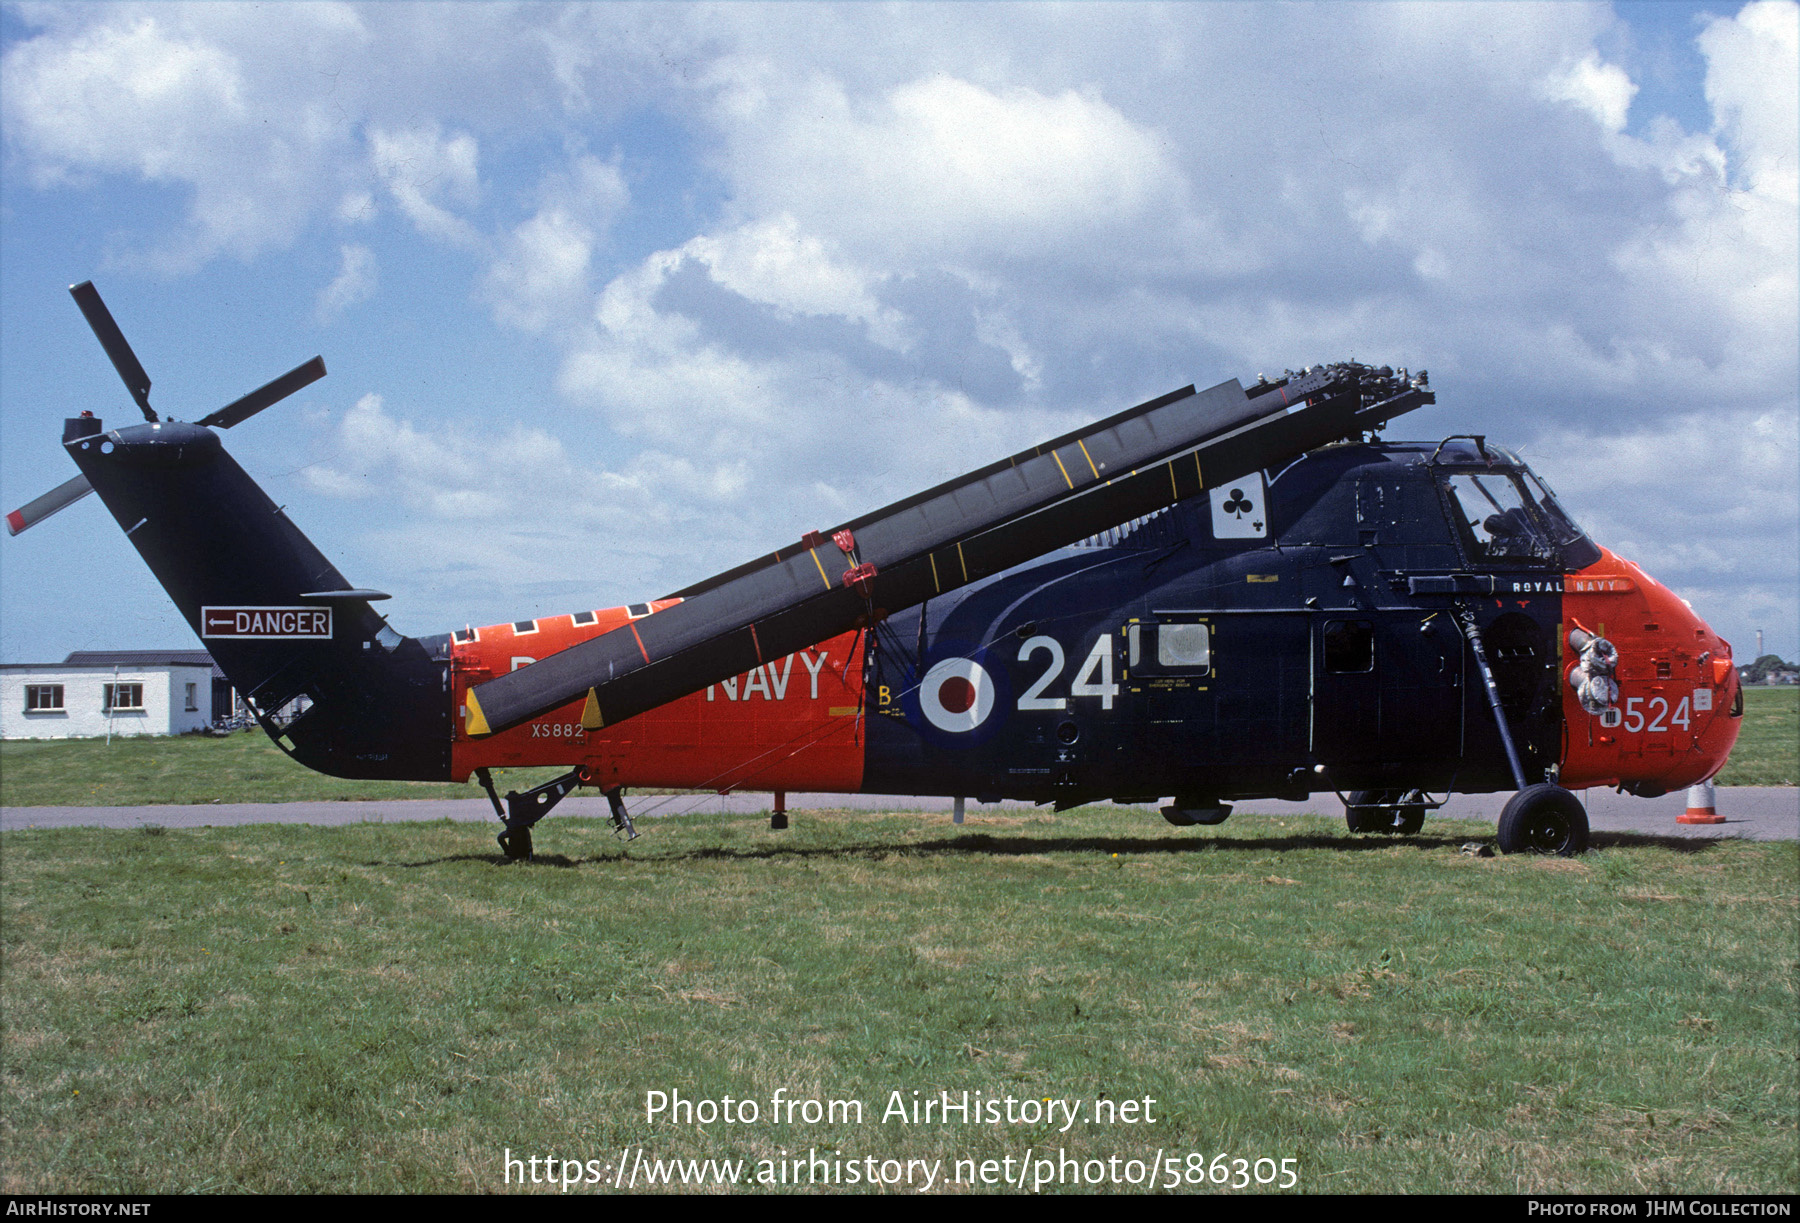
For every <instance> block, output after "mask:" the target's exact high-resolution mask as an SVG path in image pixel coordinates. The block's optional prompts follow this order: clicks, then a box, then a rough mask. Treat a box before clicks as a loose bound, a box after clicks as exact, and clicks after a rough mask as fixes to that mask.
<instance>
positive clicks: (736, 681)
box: [706, 650, 830, 701]
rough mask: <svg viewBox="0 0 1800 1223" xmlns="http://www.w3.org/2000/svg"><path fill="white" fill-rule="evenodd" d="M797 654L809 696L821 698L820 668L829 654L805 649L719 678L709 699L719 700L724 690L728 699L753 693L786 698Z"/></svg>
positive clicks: (742, 698)
mask: <svg viewBox="0 0 1800 1223" xmlns="http://www.w3.org/2000/svg"><path fill="white" fill-rule="evenodd" d="M795 657H798V658H799V659H800V665H801V666H803V667H805V668H806V680H807V683H806V699H807V700H809V701H816V700H818V699H819V672H821V671H823V670H824V669H825V660H826V659H827V658H828V657H830V655H829V654H828V653H827V652H826V651H824V650H820V651H819V656H818V657H817V658H814V657H813V656H812V655H811V654H809V653H808V652H807V651H805V650H802V651H800V653H799V654H798V655H797V656H796V655H793V654H789V655H788V656H787V657H786V658H783V659H781V660H780V661H779V662H771V663H765V664H764V665H762V666H760V667H756V668H754V669H752V670H751V671H749V672H747V673H745V674H743V675H736V676H733V677H732V678H730V679H727V680H720V681H719V682H718V683H716V684H708V685H707V688H706V699H707V700H709V701H716V700H718V699H719V693H720V692H721V691H722V692H724V694H725V699H726V700H728V701H747V700H749V699H750V698H751V696H753V695H755V696H760V697H762V699H763V700H765V701H785V700H787V695H788V682H789V681H790V680H791V679H793V677H794V659H795Z"/></svg>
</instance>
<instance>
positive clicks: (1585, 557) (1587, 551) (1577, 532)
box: [1519, 470, 1600, 570]
mask: <svg viewBox="0 0 1800 1223" xmlns="http://www.w3.org/2000/svg"><path fill="white" fill-rule="evenodd" d="M1519 474H1520V475H1521V476H1523V477H1524V478H1525V496H1526V498H1527V499H1528V500H1530V499H1535V502H1536V508H1537V511H1538V513H1539V515H1540V516H1541V517H1542V518H1543V520H1544V523H1545V525H1546V526H1547V527H1548V529H1549V532H1550V541H1551V542H1552V543H1554V544H1555V545H1556V546H1557V547H1558V548H1560V549H1561V550H1562V554H1563V565H1564V566H1565V567H1566V568H1568V569H1571V570H1574V569H1586V568H1587V567H1588V566H1589V565H1591V564H1593V563H1594V562H1595V561H1597V560H1599V559H1600V549H1598V548H1596V547H1595V546H1594V544H1593V541H1591V540H1590V539H1588V537H1587V532H1586V531H1583V530H1582V529H1581V528H1580V527H1578V526H1576V525H1575V520H1574V519H1573V518H1570V517H1569V516H1568V515H1567V514H1566V513H1564V512H1563V507H1562V506H1561V505H1559V504H1557V500H1556V494H1555V493H1553V492H1551V491H1550V486H1549V485H1548V484H1545V483H1544V482H1543V481H1542V480H1540V479H1538V478H1537V476H1536V475H1534V474H1533V473H1532V472H1530V471H1529V470H1525V471H1521V472H1520V473H1519Z"/></svg>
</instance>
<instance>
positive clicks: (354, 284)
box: [313, 242, 376, 323]
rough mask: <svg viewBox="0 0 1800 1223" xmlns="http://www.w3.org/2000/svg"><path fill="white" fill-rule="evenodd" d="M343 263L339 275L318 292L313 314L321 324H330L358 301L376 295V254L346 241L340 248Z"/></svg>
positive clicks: (364, 247) (366, 299) (363, 300)
mask: <svg viewBox="0 0 1800 1223" xmlns="http://www.w3.org/2000/svg"><path fill="white" fill-rule="evenodd" d="M338 251H339V254H340V255H341V256H342V263H341V265H340V266H339V268H338V274H337V276H336V277H335V278H334V279H333V280H332V282H331V283H330V284H328V285H326V286H325V288H323V289H321V290H320V291H319V298H318V302H317V304H316V305H315V307H314V309H313V315H314V317H315V318H317V319H318V320H319V322H321V323H329V322H331V321H332V320H333V319H335V318H337V316H338V315H340V314H342V313H343V312H344V311H345V310H348V309H349V308H350V307H351V306H354V305H356V304H357V303H358V302H365V301H368V300H369V298H371V297H373V296H374V295H375V280H376V275H375V252H374V251H372V250H370V249H369V248H368V247H366V246H363V245H360V244H358V243H353V242H346V243H345V244H344V245H342V246H340V247H339V248H338Z"/></svg>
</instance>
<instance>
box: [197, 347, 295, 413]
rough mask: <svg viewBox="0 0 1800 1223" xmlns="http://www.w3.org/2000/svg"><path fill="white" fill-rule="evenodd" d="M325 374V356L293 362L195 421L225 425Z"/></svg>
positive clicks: (270, 403) (283, 397) (256, 411)
mask: <svg viewBox="0 0 1800 1223" xmlns="http://www.w3.org/2000/svg"><path fill="white" fill-rule="evenodd" d="M324 376H325V358H324V357H314V358H313V359H312V360H310V361H308V362H306V363H305V364H303V365H296V366H295V367H294V368H293V369H290V370H289V371H288V372H287V373H285V374H283V375H282V376H281V377H279V378H277V379H275V381H273V382H270V383H268V384H266V385H264V386H259V387H257V388H256V389H255V390H254V391H251V392H250V393H249V394H248V395H246V396H244V397H243V398H242V399H239V400H236V401H234V402H232V403H228V404H226V405H225V406H224V407H222V408H220V409H219V410H218V411H217V412H214V413H213V414H212V415H211V416H203V417H201V418H200V420H198V421H197V422H195V423H197V424H202V425H206V426H209V427H211V428H216V429H229V428H231V426H233V425H235V424H237V423H239V422H240V421H245V420H248V419H250V418H251V417H252V416H255V415H256V414H257V413H258V412H260V411H262V410H263V409H264V408H266V407H269V406H271V405H273V404H277V403H280V402H281V401H282V400H283V399H286V398H287V397H288V396H289V395H292V394H293V393H294V392H295V391H297V390H299V389H300V388H301V387H303V386H310V385H311V384H313V383H315V382H317V381H318V380H319V379H321V378H323V377H324Z"/></svg>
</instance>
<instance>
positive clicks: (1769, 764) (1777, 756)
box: [1715, 687, 1800, 786]
mask: <svg viewBox="0 0 1800 1223" xmlns="http://www.w3.org/2000/svg"><path fill="white" fill-rule="evenodd" d="M1715 780H1716V781H1717V783H1718V784H1719V785H1721V786H1792V785H1800V688H1796V687H1786V688H1746V689H1744V725H1743V727H1742V728H1741V729H1740V730H1739V731H1738V741H1737V746H1736V747H1734V748H1733V749H1732V751H1731V759H1730V760H1728V761H1726V763H1725V767H1724V768H1723V769H1721V770H1719V776H1718V777H1717V778H1716V779H1715Z"/></svg>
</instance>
